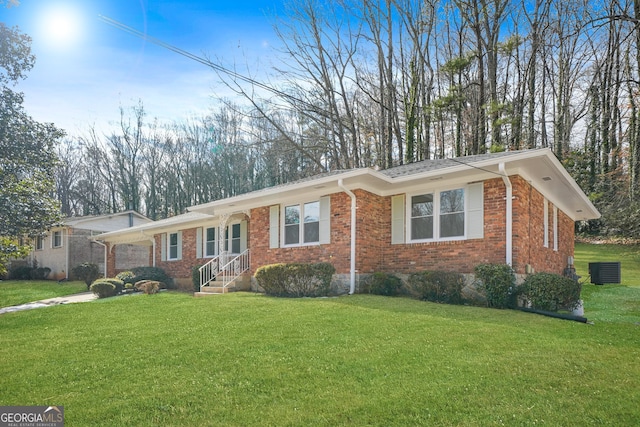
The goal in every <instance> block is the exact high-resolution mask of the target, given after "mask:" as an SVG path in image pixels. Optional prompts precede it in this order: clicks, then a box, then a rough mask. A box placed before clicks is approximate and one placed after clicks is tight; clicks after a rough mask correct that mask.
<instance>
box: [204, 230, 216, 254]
mask: <svg viewBox="0 0 640 427" xmlns="http://www.w3.org/2000/svg"><path fill="white" fill-rule="evenodd" d="M205 233H206V234H205V242H204V256H206V257H212V256H215V254H216V252H217V248H216V228H215V227H210V228H207V229H206V231H205Z"/></svg>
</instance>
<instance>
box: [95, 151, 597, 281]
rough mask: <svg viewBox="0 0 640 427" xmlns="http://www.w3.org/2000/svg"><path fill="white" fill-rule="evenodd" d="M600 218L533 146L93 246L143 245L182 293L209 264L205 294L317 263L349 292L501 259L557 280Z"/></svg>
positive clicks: (326, 178)
mask: <svg viewBox="0 0 640 427" xmlns="http://www.w3.org/2000/svg"><path fill="white" fill-rule="evenodd" d="M599 216H600V214H599V212H598V211H597V209H596V208H595V207H594V206H593V204H592V203H591V202H590V201H589V199H588V198H587V196H586V195H585V194H584V192H583V191H582V190H581V189H580V187H579V186H578V185H577V184H576V182H575V181H574V180H573V179H572V178H571V176H570V175H569V174H568V173H567V171H566V170H565V169H564V167H563V166H562V164H561V163H560V162H559V161H558V160H557V159H556V157H555V155H554V154H553V152H552V151H551V150H549V149H538V150H526V151H512V152H504V153H496V154H484V155H476V156H468V157H462V158H457V159H442V160H426V161H422V162H417V163H412V164H407V165H402V166H398V167H394V168H390V169H387V170H380V171H377V170H374V169H371V168H361V169H353V170H347V171H334V172H328V173H325V174H321V175H318V176H315V177H311V178H307V179H303V180H299V181H296V182H292V183H288V184H283V185H279V186H275V187H270V188H266V189H263V190H259V191H254V192H251V193H247V194H243V195H240V196H235V197H230V198H227V199H221V200H216V201H213V202H210V203H205V204H202V205H197V206H193V207H191V208H189V210H188V212H187V213H186V214H183V215H178V216H175V217H172V218H168V219H165V220H161V221H156V222H153V223H149V224H143V225H140V226H137V227H132V228H128V229H123V230H118V231H114V232H109V233H104V234H102V235H100V236H98V237H97V238H98V239H99V240H101V241H103V242H104V243H105V244H107V245H108V246H109V247H111V248H113V247H114V246H117V245H120V244H131V243H133V244H143V245H147V246H148V247H149V248H150V249H151V250H150V255H149V263H150V265H154V266H158V267H161V268H163V269H164V270H165V271H166V272H167V273H168V274H169V275H170V276H172V277H174V278H175V279H176V280H177V281H178V282H179V283H182V284H183V286H185V287H187V286H191V277H192V268H193V267H194V266H199V265H205V266H204V267H203V268H201V290H202V291H213V290H215V291H221V292H224V291H226V290H227V288H228V287H232V286H236V287H239V288H243V287H244V288H245V289H247V288H248V286H252V285H248V283H250V281H249V280H247V279H250V278H251V277H252V276H253V275H254V273H255V272H256V270H257V268H259V267H260V266H263V265H268V264H273V263H287V262H321V261H322V262H329V263H331V264H333V265H334V267H335V269H336V274H335V276H334V280H333V285H334V290H335V291H336V292H349V293H353V292H356V291H357V288H358V284H359V282H360V280H361V279H363V278H364V277H366V276H367V275H369V274H371V273H374V272H379V271H383V272H388V273H394V274H399V275H403V274H408V273H412V272H417V271H423V270H448V271H457V272H460V273H472V272H473V270H474V268H475V266H476V265H478V264H482V263H499V264H505V263H506V264H509V265H511V266H512V267H513V269H514V270H515V272H516V273H518V274H526V273H531V272H534V271H546V272H552V273H557V274H562V273H563V271H564V269H565V268H566V267H567V266H568V263H569V262H571V259H572V258H570V257H573V253H574V223H575V221H579V220H588V219H594V218H598V217H599ZM109 254H110V255H109V257H108V260H107V263H108V265H107V272H108V274H109V275H110V276H113V275H115V273H116V268H115V267H116V266H115V264H114V259H113V257H112V256H111V254H112V251H109ZM216 276H217V277H216ZM214 277H216V281H211V282H210V280H211V279H213V278H214ZM221 278H223V280H221ZM241 278H244V279H245V281H244V285H240V283H242V281H240V279H241ZM214 285H217V286H214Z"/></svg>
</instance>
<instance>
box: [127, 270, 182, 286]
mask: <svg viewBox="0 0 640 427" xmlns="http://www.w3.org/2000/svg"><path fill="white" fill-rule="evenodd" d="M131 272H133V274H135V278H134V279H133V280H134V283H138V282H139V281H141V280H153V281H156V282H160V287H161V288H167V289H175V288H176V286H175V283H174V282H173V279H172V278H171V277H169V276H168V275H167V273H166V272H165V271H164V270H163V269H161V268H160V267H134V268H132V269H131Z"/></svg>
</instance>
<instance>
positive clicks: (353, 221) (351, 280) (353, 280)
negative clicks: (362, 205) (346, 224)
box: [338, 178, 357, 295]
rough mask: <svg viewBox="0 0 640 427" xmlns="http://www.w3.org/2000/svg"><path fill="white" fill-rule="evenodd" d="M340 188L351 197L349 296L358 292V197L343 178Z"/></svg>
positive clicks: (339, 183)
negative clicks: (345, 183)
mask: <svg viewBox="0 0 640 427" xmlns="http://www.w3.org/2000/svg"><path fill="white" fill-rule="evenodd" d="M338 187H340V188H342V190H343V191H344V192H345V193H347V195H348V196H349V197H351V266H350V269H349V270H350V272H349V273H350V275H349V295H353V294H354V293H355V292H356V209H357V207H356V195H355V194H353V192H352V191H351V190H349V189H348V188H347V187H345V186H344V182H343V181H342V178H340V179H339V180H338Z"/></svg>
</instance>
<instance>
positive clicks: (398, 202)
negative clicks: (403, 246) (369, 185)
mask: <svg viewBox="0 0 640 427" xmlns="http://www.w3.org/2000/svg"><path fill="white" fill-rule="evenodd" d="M399 243H404V194H400V195H398V196H393V197H391V244H393V245H395V244H399Z"/></svg>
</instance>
